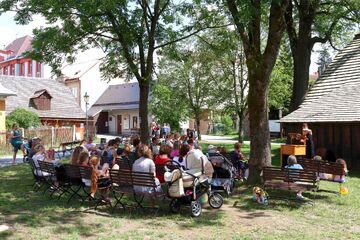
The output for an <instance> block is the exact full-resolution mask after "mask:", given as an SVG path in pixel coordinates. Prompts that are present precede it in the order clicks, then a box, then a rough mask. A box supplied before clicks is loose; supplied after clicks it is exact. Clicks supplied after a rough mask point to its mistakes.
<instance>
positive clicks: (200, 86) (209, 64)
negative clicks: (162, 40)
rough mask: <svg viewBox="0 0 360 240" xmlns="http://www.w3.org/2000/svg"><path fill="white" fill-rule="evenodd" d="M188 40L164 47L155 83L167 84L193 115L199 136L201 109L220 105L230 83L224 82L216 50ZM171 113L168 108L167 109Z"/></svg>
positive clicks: (193, 39)
mask: <svg viewBox="0 0 360 240" xmlns="http://www.w3.org/2000/svg"><path fill="white" fill-rule="evenodd" d="M190 40H191V41H188V42H187V43H182V44H178V45H176V46H174V47H172V48H169V49H167V52H166V53H163V54H164V58H163V59H162V60H161V62H160V64H159V69H160V71H159V74H158V84H161V85H167V86H169V87H170V88H171V89H172V93H173V94H174V96H176V98H177V100H178V101H179V106H181V103H180V102H182V103H185V104H186V106H187V109H188V111H189V114H188V115H189V116H190V117H194V119H195V123H196V124H195V125H196V130H197V132H198V136H199V139H200V140H201V134H200V120H201V118H202V114H203V111H204V109H211V108H212V107H215V106H219V103H221V102H222V99H225V97H226V94H224V93H225V92H226V91H227V90H228V89H229V87H228V86H226V84H223V81H221V80H222V78H221V77H222V75H221V73H220V72H219V69H217V68H216V64H215V62H216V54H214V52H213V51H209V49H208V45H207V44H204V42H203V41H200V40H199V39H195V38H192V39H190ZM169 114H171V112H170V113H169Z"/></svg>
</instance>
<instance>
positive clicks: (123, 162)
mask: <svg viewBox="0 0 360 240" xmlns="http://www.w3.org/2000/svg"><path fill="white" fill-rule="evenodd" d="M115 162H116V163H117V164H118V165H119V168H120V169H132V164H131V161H130V159H129V158H116V160H115Z"/></svg>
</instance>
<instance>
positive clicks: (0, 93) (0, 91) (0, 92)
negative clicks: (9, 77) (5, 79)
mask: <svg viewBox="0 0 360 240" xmlns="http://www.w3.org/2000/svg"><path fill="white" fill-rule="evenodd" d="M9 96H16V94H15V93H14V92H13V91H10V90H9V89H7V88H5V87H4V86H3V85H2V84H1V83H0V97H9Z"/></svg>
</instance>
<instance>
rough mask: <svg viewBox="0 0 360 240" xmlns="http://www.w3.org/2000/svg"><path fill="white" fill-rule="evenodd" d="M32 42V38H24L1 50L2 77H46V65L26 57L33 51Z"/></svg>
mask: <svg viewBox="0 0 360 240" xmlns="http://www.w3.org/2000/svg"><path fill="white" fill-rule="evenodd" d="M31 42H32V37H30V36H24V37H21V38H18V39H16V40H14V41H13V42H12V43H10V44H9V45H8V46H7V47H6V48H5V49H4V50H0V76H1V75H2V76H17V77H32V78H43V77H44V64H43V63H40V62H37V61H35V60H32V59H30V58H26V57H24V53H25V52H27V51H31V49H32V47H31Z"/></svg>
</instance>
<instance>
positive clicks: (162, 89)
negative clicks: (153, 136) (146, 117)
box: [150, 82, 189, 130]
mask: <svg viewBox="0 0 360 240" xmlns="http://www.w3.org/2000/svg"><path fill="white" fill-rule="evenodd" d="M150 112H151V114H152V115H154V116H155V117H156V119H157V122H158V123H160V124H164V123H168V124H170V127H171V129H172V130H178V129H179V128H180V122H182V121H185V120H186V119H187V117H188V116H189V112H188V109H187V105H186V103H185V101H183V100H182V99H181V97H180V96H179V93H178V92H177V91H173V89H171V87H169V86H168V85H165V84H162V83H161V82H160V83H157V84H154V86H153V88H152V98H151V100H150Z"/></svg>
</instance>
